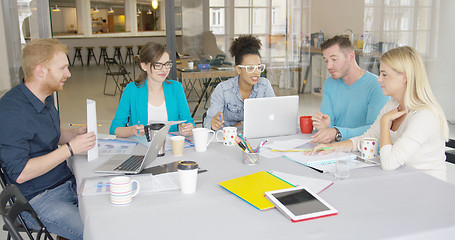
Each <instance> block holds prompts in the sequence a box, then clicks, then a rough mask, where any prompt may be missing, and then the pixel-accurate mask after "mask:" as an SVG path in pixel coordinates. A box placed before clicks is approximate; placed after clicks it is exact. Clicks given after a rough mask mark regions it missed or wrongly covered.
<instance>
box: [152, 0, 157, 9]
mask: <svg viewBox="0 0 455 240" xmlns="http://www.w3.org/2000/svg"><path fill="white" fill-rule="evenodd" d="M152 8H153V9H157V8H158V0H152Z"/></svg>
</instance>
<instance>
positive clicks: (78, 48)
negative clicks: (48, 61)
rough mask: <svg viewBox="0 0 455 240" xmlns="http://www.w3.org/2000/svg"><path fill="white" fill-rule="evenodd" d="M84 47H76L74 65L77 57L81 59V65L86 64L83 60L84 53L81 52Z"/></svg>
mask: <svg viewBox="0 0 455 240" xmlns="http://www.w3.org/2000/svg"><path fill="white" fill-rule="evenodd" d="M81 49H82V47H74V51H75V52H74V58H73V66H74V64H76V58H78V59H79V60H80V61H81V65H82V66H84V62H83V61H82V54H81Z"/></svg>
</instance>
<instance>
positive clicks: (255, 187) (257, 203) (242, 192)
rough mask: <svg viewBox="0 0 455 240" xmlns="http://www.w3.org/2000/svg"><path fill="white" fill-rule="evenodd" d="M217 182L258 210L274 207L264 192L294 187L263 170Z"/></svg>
mask: <svg viewBox="0 0 455 240" xmlns="http://www.w3.org/2000/svg"><path fill="white" fill-rule="evenodd" d="M219 184H220V186H221V187H223V188H225V189H226V190H228V191H229V192H231V193H232V194H234V195H236V196H237V197H239V198H240V199H242V200H244V201H245V202H247V203H249V204H251V205H252V206H253V207H255V208H257V209H259V210H267V209H271V208H274V206H273V204H272V203H271V202H270V201H269V200H267V199H266V198H265V192H268V191H274V190H279V189H285V188H292V187H295V186H294V185H292V184H290V183H287V182H285V181H283V180H281V179H280V178H278V177H276V176H274V175H272V174H270V173H268V172H265V171H262V172H257V173H254V174H250V175H246V176H243V177H239V178H234V179H231V180H227V181H224V182H220V183H219Z"/></svg>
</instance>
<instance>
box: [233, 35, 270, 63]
mask: <svg viewBox="0 0 455 240" xmlns="http://www.w3.org/2000/svg"><path fill="white" fill-rule="evenodd" d="M261 47H262V43H261V40H259V39H258V38H257V37H255V36H253V35H241V36H240V37H238V38H236V39H234V41H233V42H232V45H231V47H230V48H229V52H230V53H231V55H232V57H234V60H235V65H240V64H241V63H242V60H243V56H245V55H248V54H254V55H258V56H259V57H261V54H260V53H259V50H261Z"/></svg>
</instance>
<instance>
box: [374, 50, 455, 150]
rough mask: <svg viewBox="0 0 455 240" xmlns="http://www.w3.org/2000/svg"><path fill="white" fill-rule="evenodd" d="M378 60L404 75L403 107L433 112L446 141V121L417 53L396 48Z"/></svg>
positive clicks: (447, 130)
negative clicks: (437, 118) (405, 80)
mask: <svg viewBox="0 0 455 240" xmlns="http://www.w3.org/2000/svg"><path fill="white" fill-rule="evenodd" d="M380 60H381V62H383V63H385V64H387V65H388V66H390V67H391V68H392V69H393V70H395V71H396V72H399V73H404V74H405V75H406V79H407V83H406V90H405V94H404V107H406V108H407V109H410V110H420V109H429V110H431V111H433V112H434V113H435V114H436V115H437V116H438V117H439V121H440V126H441V134H442V136H443V138H444V139H445V140H446V141H447V140H448V138H449V127H448V125H447V120H446V117H445V115H444V112H443V111H442V108H441V106H440V105H439V103H438V102H437V101H436V98H435V97H434V95H433V92H432V91H431V87H430V83H429V81H428V76H427V72H426V70H425V65H424V64H423V61H422V58H421V57H420V55H419V53H418V52H417V51H416V50H415V49H414V48H412V47H409V46H404V47H398V48H394V49H392V50H390V51H388V52H386V53H384V55H382V56H381V59H380Z"/></svg>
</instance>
